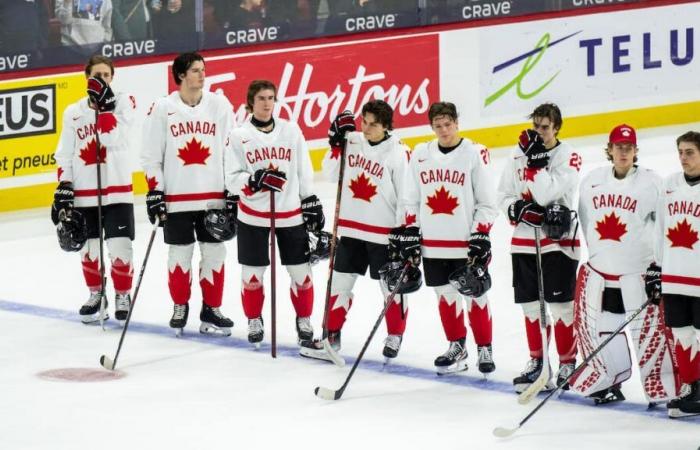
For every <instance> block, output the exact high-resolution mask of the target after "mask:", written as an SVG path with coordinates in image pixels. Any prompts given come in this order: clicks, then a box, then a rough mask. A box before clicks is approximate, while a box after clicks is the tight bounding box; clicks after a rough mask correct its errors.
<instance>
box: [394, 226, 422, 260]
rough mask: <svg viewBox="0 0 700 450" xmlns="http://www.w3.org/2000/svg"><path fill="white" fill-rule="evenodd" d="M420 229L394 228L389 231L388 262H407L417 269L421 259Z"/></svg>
mask: <svg viewBox="0 0 700 450" xmlns="http://www.w3.org/2000/svg"><path fill="white" fill-rule="evenodd" d="M420 241H421V236H420V229H419V228H418V227H396V228H392V229H391V231H389V261H390V262H397V261H399V262H404V261H406V262H409V263H411V264H412V265H414V266H416V267H418V266H419V265H420V259H421V247H420Z"/></svg>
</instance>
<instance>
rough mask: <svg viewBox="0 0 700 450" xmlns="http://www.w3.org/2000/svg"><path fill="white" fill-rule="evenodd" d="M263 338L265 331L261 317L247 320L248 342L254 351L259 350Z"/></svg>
mask: <svg viewBox="0 0 700 450" xmlns="http://www.w3.org/2000/svg"><path fill="white" fill-rule="evenodd" d="M263 337H265V329H264V328H263V319H262V317H256V318H255V319H248V342H250V343H251V344H253V346H255V348H256V349H259V348H260V343H261V342H262V340H263Z"/></svg>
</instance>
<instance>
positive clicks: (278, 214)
mask: <svg viewBox="0 0 700 450" xmlns="http://www.w3.org/2000/svg"><path fill="white" fill-rule="evenodd" d="M238 209H240V210H241V211H243V212H244V213H246V214H248V215H249V216H255V217H262V218H264V219H270V218H271V214H270V212H269V211H258V210H256V209H253V208H251V207H250V206H248V205H246V204H245V203H243V202H242V201H239V202H238ZM299 214H301V208H297V209H294V210H292V211H275V219H289V218H290V217H294V216H298V215H299Z"/></svg>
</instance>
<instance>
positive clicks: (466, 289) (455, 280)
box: [448, 264, 491, 297]
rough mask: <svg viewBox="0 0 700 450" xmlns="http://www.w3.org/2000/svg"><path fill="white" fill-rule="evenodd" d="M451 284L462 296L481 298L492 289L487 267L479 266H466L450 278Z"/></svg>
mask: <svg viewBox="0 0 700 450" xmlns="http://www.w3.org/2000/svg"><path fill="white" fill-rule="evenodd" d="M448 280H449V281H450V284H451V285H452V286H453V287H454V288H455V289H457V290H458V291H459V293H460V294H462V295H467V296H469V297H481V296H482V295H484V294H485V293H486V292H488V290H489V289H491V275H489V272H488V270H487V268H486V267H485V266H482V265H479V264H472V265H465V266H464V267H461V268H459V269H457V270H455V271H454V272H452V273H451V274H450V276H449V278H448Z"/></svg>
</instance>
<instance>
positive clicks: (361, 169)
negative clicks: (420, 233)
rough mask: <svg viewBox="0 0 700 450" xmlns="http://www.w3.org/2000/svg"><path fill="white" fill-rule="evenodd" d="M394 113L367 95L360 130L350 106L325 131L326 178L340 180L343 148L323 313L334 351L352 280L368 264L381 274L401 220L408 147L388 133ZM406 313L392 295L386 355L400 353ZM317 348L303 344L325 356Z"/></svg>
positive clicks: (401, 302) (402, 302)
mask: <svg viewBox="0 0 700 450" xmlns="http://www.w3.org/2000/svg"><path fill="white" fill-rule="evenodd" d="M393 114H394V112H393V110H392V108H391V106H389V104H388V103H386V102H385V101H383V100H371V101H369V102H367V103H365V104H364V106H362V112H361V117H362V122H361V130H362V132H356V131H355V119H354V116H353V113H352V112H350V111H344V112H343V113H341V114H339V115H338V116H337V117H336V118H335V120H333V123H332V124H331V128H330V130H329V132H328V136H329V143H330V145H331V149H330V151H328V152H327V153H326V155H325V157H324V158H323V174H324V175H325V177H326V178H327V179H328V180H330V181H333V182H335V183H337V182H338V177H339V173H340V164H339V163H340V161H341V153H342V152H343V151H345V155H344V160H345V169H344V173H343V181H342V183H343V184H342V193H341V198H342V201H341V204H340V213H339V217H338V235H339V236H341V238H340V240H339V243H338V246H337V248H336V256H335V264H334V267H333V279H332V284H331V292H330V304H329V305H328V318H327V327H328V340H329V342H330V343H331V346H332V347H333V349H334V350H336V351H338V350H340V334H341V330H342V328H343V324H344V323H345V319H346V316H347V313H348V312H349V311H350V307H351V306H352V302H353V300H354V295H353V287H354V285H355V281H356V280H357V278H358V276H360V275H365V273H366V272H367V268H368V267H369V274H370V277H371V278H372V279H373V280H379V278H380V274H379V270H380V268H382V266H384V265H385V264H386V263H387V262H389V253H388V248H387V245H388V244H389V239H388V236H389V233H390V231H391V230H392V229H393V228H395V227H397V226H400V225H402V224H404V220H405V215H404V214H403V209H402V208H400V207H399V200H400V197H401V189H402V188H403V179H404V173H405V171H406V167H407V165H408V156H409V148H408V147H407V146H406V145H404V144H403V143H402V142H401V141H400V140H399V139H398V138H397V137H396V136H393V135H392V134H391V133H390V132H391V130H392V129H393ZM380 288H381V290H382V296H383V297H384V298H387V296H388V295H389V292H388V290H387V288H386V286H385V285H384V283H380ZM402 298H403V300H402ZM402 306H403V311H402V309H401V308H402ZM407 315H408V305H407V298H406V296H403V295H397V296H395V300H394V301H393V302H392V304H391V305H390V306H389V309H388V310H387V313H386V316H385V320H386V327H387V333H388V336H387V338H386V339H385V341H384V350H383V354H384V356H385V357H386V358H389V359H391V358H395V357H396V356H397V355H398V353H399V349H400V348H401V341H402V339H403V333H404V331H405V329H406V317H407ZM320 352H322V353H323V350H320ZM318 353H319V352H318V351H316V352H314V351H313V350H312V349H310V348H309V346H303V347H302V349H301V354H302V355H304V356H310V357H319V358H321V359H326V357H324V356H322V355H321V356H318Z"/></svg>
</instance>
